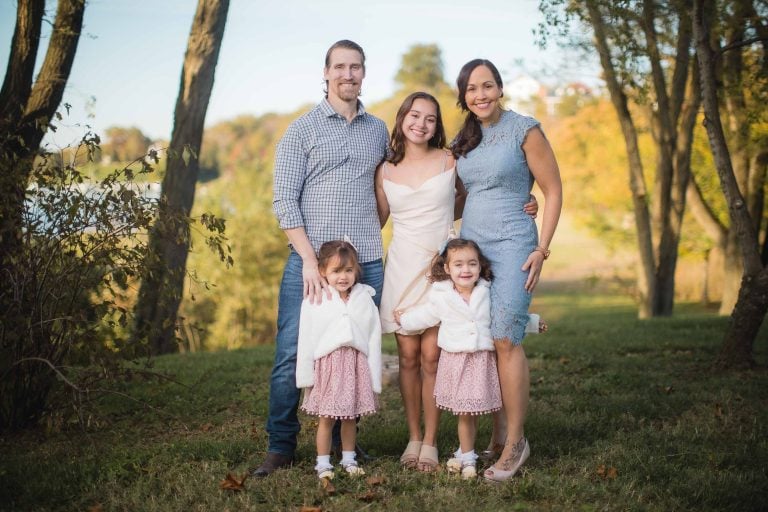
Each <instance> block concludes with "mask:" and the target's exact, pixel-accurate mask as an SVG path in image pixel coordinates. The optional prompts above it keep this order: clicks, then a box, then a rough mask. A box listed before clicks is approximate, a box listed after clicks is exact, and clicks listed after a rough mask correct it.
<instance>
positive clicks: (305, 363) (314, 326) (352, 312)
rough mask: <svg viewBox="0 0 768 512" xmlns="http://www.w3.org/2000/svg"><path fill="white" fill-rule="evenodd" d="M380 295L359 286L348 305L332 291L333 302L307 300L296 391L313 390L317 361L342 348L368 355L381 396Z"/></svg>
mask: <svg viewBox="0 0 768 512" xmlns="http://www.w3.org/2000/svg"><path fill="white" fill-rule="evenodd" d="M374 295H376V291H375V290H374V289H373V288H371V287H370V286H368V285H366V284H361V283H358V284H355V285H354V286H353V287H352V289H351V290H350V293H349V300H348V301H347V302H346V303H345V302H344V301H343V300H342V299H341V297H339V293H338V292H337V291H336V290H335V289H333V288H331V299H330V300H329V299H328V298H327V297H326V296H324V297H323V301H322V302H320V303H315V304H311V303H310V302H309V299H304V302H302V304H301V318H300V320H299V345H298V350H297V354H296V387H299V388H307V387H311V386H313V384H314V382H313V378H314V361H315V360H316V359H320V358H321V357H323V356H326V355H328V354H330V353H331V352H333V351H334V350H336V349H337V348H341V347H352V348H354V349H357V350H359V351H360V352H362V353H363V354H365V356H366V358H367V359H368V368H369V369H370V372H371V380H372V385H373V390H374V391H375V392H376V393H381V323H380V320H379V311H378V309H377V308H376V304H374V302H373V296H374Z"/></svg>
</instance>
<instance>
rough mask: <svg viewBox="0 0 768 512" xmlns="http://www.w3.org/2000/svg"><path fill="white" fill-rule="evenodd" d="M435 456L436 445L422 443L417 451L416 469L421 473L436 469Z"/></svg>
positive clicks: (436, 455) (436, 456)
mask: <svg viewBox="0 0 768 512" xmlns="http://www.w3.org/2000/svg"><path fill="white" fill-rule="evenodd" d="M437 458H438V454H437V446H429V445H428V444H422V445H421V451H420V452H419V462H418V464H416V469H418V470H419V471H421V472H423V473H432V472H434V471H437V465H438V460H437Z"/></svg>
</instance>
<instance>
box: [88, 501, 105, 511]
mask: <svg viewBox="0 0 768 512" xmlns="http://www.w3.org/2000/svg"><path fill="white" fill-rule="evenodd" d="M88 512H104V507H103V506H102V505H101V503H96V504H95V505H91V506H90V507H88Z"/></svg>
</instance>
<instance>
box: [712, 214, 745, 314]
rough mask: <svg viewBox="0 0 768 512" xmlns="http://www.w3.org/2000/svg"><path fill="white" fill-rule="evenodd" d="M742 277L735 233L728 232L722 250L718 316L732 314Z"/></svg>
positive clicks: (742, 265)
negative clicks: (721, 283) (721, 277)
mask: <svg viewBox="0 0 768 512" xmlns="http://www.w3.org/2000/svg"><path fill="white" fill-rule="evenodd" d="M743 276H744V264H743V263H742V261H741V249H740V248H739V240H738V239H737V237H736V231H735V230H733V229H732V230H730V231H728V234H727V236H726V237H725V247H724V248H723V294H722V296H721V298H720V308H719V309H718V314H720V315H722V316H728V315H730V314H731V313H733V308H734V307H735V306H736V302H737V301H738V300H739V288H741V283H742V279H743Z"/></svg>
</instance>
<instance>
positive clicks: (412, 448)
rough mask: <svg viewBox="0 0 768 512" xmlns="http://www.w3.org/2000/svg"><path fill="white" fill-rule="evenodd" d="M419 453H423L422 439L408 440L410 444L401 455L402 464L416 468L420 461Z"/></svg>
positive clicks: (405, 466) (409, 467)
mask: <svg viewBox="0 0 768 512" xmlns="http://www.w3.org/2000/svg"><path fill="white" fill-rule="evenodd" d="M419 453H421V441H408V446H406V447H405V451H404V452H403V454H402V455H401V456H400V465H401V466H403V467H404V468H408V469H413V468H415V467H416V464H417V463H418V462H419Z"/></svg>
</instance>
